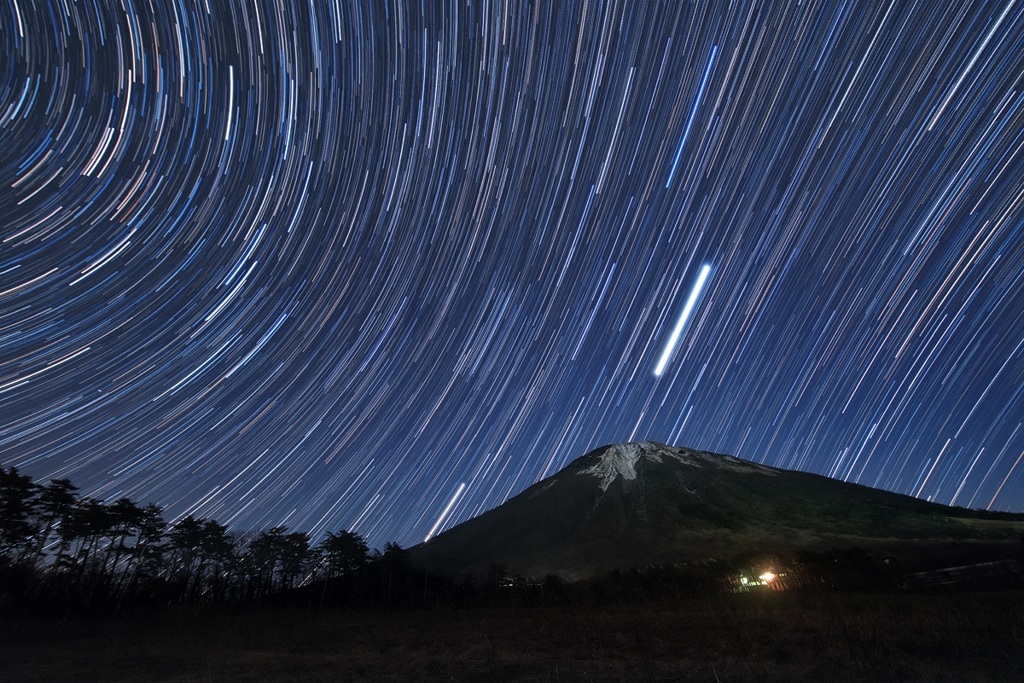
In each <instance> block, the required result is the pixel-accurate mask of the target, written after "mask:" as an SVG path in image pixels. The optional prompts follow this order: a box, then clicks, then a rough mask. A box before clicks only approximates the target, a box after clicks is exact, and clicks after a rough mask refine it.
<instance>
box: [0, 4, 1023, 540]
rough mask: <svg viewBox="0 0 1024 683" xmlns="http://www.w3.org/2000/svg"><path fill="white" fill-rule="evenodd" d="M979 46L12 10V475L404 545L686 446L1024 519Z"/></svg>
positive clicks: (309, 8) (223, 8) (926, 34)
mask: <svg viewBox="0 0 1024 683" xmlns="http://www.w3.org/2000/svg"><path fill="white" fill-rule="evenodd" d="M943 7H944V10H943V11H941V12H924V11H921V7H920V6H915V5H913V4H901V3H895V4H893V3H881V2H868V3H823V2H813V1H812V2H804V3H782V2H779V3H774V4H769V5H768V6H765V5H761V4H756V3H734V2H724V1H723V2H706V3H654V2H650V3H648V2H640V3H636V2H626V1H625V0H593V1H590V2H581V3H554V4H550V3H547V4H546V3H540V2H537V3H530V2H515V3H497V2H487V1H485V2H481V3H473V2H471V3H463V2H447V1H439V2H429V3H419V4H416V3H399V2H393V1H392V0H385V1H383V2H372V3H361V2H349V3H337V2H311V3H298V2H290V3H269V2H265V1H264V0H256V2H241V1H239V0H218V1H217V2H197V1H191V0H190V1H185V0H168V1H167V2H149V1H146V0H121V1H120V2H116V3H115V2H75V3H68V2H56V0H40V1H39V2H28V1H27V0H16V1H15V2H12V3H6V4H4V5H3V7H0V43H2V48H0V49H2V52H0V54H3V55H4V64H5V67H4V68H3V69H0V463H2V464H4V465H15V466H17V467H18V468H20V469H22V470H23V471H24V472H25V473H27V474H30V475H31V476H33V477H34V478H35V479H37V480H40V481H45V479H46V478H48V477H68V478H71V479H72V481H74V482H75V483H76V484H79V485H80V486H81V487H82V492H83V494H84V495H89V496H95V497H98V498H103V499H114V498H117V497H120V496H128V497H130V498H132V499H133V500H136V501H137V502H139V503H147V502H150V501H152V502H156V503H158V504H160V505H162V506H164V507H165V509H167V510H168V512H169V513H170V514H171V515H172V517H180V516H182V515H185V514H188V513H191V514H194V515H197V516H201V517H212V518H214V519H217V520H218V521H219V522H221V523H225V524H228V525H230V526H231V528H232V529H234V530H237V531H244V530H249V529H257V528H266V527H269V526H272V525H279V524H282V525H286V526H287V527H289V528H290V529H293V530H302V531H308V532H310V533H312V534H313V535H314V536H316V535H318V534H321V533H323V532H325V531H329V530H330V531H337V530H339V529H352V530H355V531H358V532H359V533H361V534H363V535H364V536H365V537H366V538H367V540H368V541H369V542H370V544H371V545H373V546H376V547H381V546H382V545H383V543H384V542H386V541H397V542H399V543H401V544H402V545H409V544H412V543H416V542H419V541H421V540H422V539H423V538H424V537H425V536H427V537H429V536H431V535H433V534H435V533H438V532H440V531H442V530H443V529H444V528H447V527H449V526H451V525H453V524H455V523H458V522H460V521H463V520H465V519H467V518H469V517H470V516H472V515H474V514H477V513H479V512H481V511H483V510H485V509H488V508H490V507H493V506H495V505H497V504H499V503H501V502H502V501H504V500H505V499H507V498H508V497H509V496H511V495H513V494H515V493H517V492H518V491H520V490H522V489H523V488H525V487H526V486H528V485H530V484H532V483H534V482H535V481H537V480H538V479H540V478H542V477H545V476H548V475H550V474H553V473H554V472H555V471H557V470H558V469H559V468H561V467H562V466H564V465H565V464H566V463H567V462H568V461H569V460H571V459H572V458H574V457H576V456H579V455H582V454H583V453H585V452H587V451H588V450H590V449H592V448H593V447H596V446H598V445H601V444H605V443H614V442H624V441H638V440H641V439H645V438H649V439H652V440H654V441H659V442H666V443H672V444H678V445H686V446H690V447H693V448H698V449H703V450H710V451H718V452H724V453H731V454H735V455H738V456H740V457H744V458H748V459H753V460H756V461H758V462H762V463H765V464H769V465H775V466H781V467H786V468H797V469H802V470H807V471H812V472H817V473H822V474H827V475H829V476H832V477H836V478H840V479H844V480H848V481H856V482H860V483H862V484H866V485H870V486H879V487H884V488H887V489H891V490H895V491H899V492H903V493H909V494H913V495H916V496H920V497H923V498H928V499H931V500H936V501H940V502H944V503H955V504H957V505H964V506H971V507H990V508H993V509H1011V510H1022V509H1024V427H1022V422H1024V397H1022V392H1024V348H1022V347H1024V308H1022V305H1021V303H1020V302H1021V301H1022V300H1024V235H1022V231H1024V127H1022V122H1024V111H1022V107H1024V7H1022V6H1020V5H1019V3H1016V2H1014V1H1012V0H1010V1H1007V0H1001V1H1000V2H998V3H995V4H993V3H978V2H965V1H958V0H953V2H952V4H946V5H944V6H943ZM705 264H709V265H713V272H712V271H710V270H704V269H703V268H704V266H705ZM698 278H699V280H698ZM691 304H692V305H691ZM680 312H683V314H682V315H680ZM662 361H663V362H662Z"/></svg>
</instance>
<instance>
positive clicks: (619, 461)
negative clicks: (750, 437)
mask: <svg viewBox="0 0 1024 683" xmlns="http://www.w3.org/2000/svg"><path fill="white" fill-rule="evenodd" d="M590 457H596V462H594V463H593V464H592V465H590V466H588V467H586V468H585V469H582V470H580V472H579V473H580V474H589V475H592V476H595V477H597V478H598V479H600V480H601V483H600V487H601V490H602V491H607V490H608V487H609V486H611V484H612V482H613V481H615V479H617V478H618V477H622V478H623V479H626V480H633V479H636V476H637V474H636V465H637V463H638V462H639V461H640V460H641V459H646V460H649V461H651V462H655V463H658V464H661V463H663V462H664V461H665V460H676V461H678V462H680V463H682V464H684V465H687V466H689V467H701V468H703V467H714V468H720V469H728V470H733V471H735V472H741V473H752V472H758V473H760V474H769V475H774V474H775V473H776V470H775V469H774V468H771V467H765V466H764V465H758V464H757V463H752V462H749V461H747V460H740V459H739V458H734V457H732V456H729V455H719V454H716V453H706V452H703V451H695V450H692V449H689V448H682V447H678V446H666V445H665V444H662V443H657V442H654V441H640V442H632V441H631V442H627V443H619V444H612V445H610V446H605V447H604V448H603V449H598V450H597V451H595V452H594V453H592V454H591V456H590Z"/></svg>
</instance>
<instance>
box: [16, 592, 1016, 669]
mask: <svg viewBox="0 0 1024 683" xmlns="http://www.w3.org/2000/svg"><path fill="white" fill-rule="evenodd" d="M0 680H2V681H18V682H32V681H39V682H46V683H53V682H55V681H110V682H116V681H138V682H140V683H142V682H150V681H154V682H155V681H163V682H167V683H171V682H182V683H184V682H186V681H196V682H199V681H691V680H692V681H723V682H724V681H844V680H845V681H860V680H864V681H889V680H893V681H957V682H958V683H959V682H965V681H1022V680H1024V593H1021V592H1003V593H984V594H981V593H973V594H957V595H866V594H785V593H766V594H759V595H739V596H722V597H717V598H705V599H691V600H682V599H678V600H672V601H668V602H661V603H645V604H618V605H597V606H543V607H532V608H528V607H517V608H513V607H507V608H502V607H490V608H480V609H451V610H421V611H408V612H402V611H390V612H316V611H304V610H301V609H273V608H264V609H262V610H256V611H251V612H249V613H243V612H232V611H229V610H225V609H206V608H200V609H196V608H162V609H159V610H155V611H151V612H148V613H141V612H136V613H133V614H129V615H126V616H123V617H121V618H117V619H105V620H81V619H74V618H69V619H65V620H53V619H40V618H31V617H21V618H16V619H15V618H10V617H7V618H4V617H0Z"/></svg>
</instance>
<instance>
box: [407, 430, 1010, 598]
mask: <svg viewBox="0 0 1024 683" xmlns="http://www.w3.org/2000/svg"><path fill="white" fill-rule="evenodd" d="M998 516H1001V517H1005V515H998ZM993 517H994V515H993V514H992V513H985V512H980V511H971V510H967V509H965V508H951V507H949V506H945V505H942V504H939V503H932V502H929V501H924V500H920V499H917V498H913V497H911V496H907V495H904V494H899V493H894V492H890V491H884V490H881V489H874V488H871V487H867V486H863V485H861V484H853V483H849V482H843V481H838V480H834V479H829V478H827V477H823V476H821V475H816V474H811V473H806V472H799V471H793V470H784V469H780V468H775V467H770V466H767V465H761V464H759V463H755V462H751V461H748V460H743V459H741V458H737V457H735V456H731V455H724V454H717V453H711V452H708V451H699V450H695V449H690V448H685V447H679V446H669V445H665V444H660V443H657V442H653V441H641V442H630V443H621V444H610V445H606V446H601V447H599V448H596V449H594V450H592V451H590V452H589V453H587V454H585V455H583V456H580V457H579V458H576V459H575V460H573V461H571V462H570V463H568V464H567V465H566V466H565V467H564V468H563V469H562V470H560V471H559V472H557V473H555V474H554V475H552V476H551V477H548V478H546V479H543V480H541V481H539V482H537V483H536V484H534V485H532V486H530V487H528V488H526V489H525V490H524V491H522V492H521V493H520V494H518V495H517V496H514V497H512V498H510V499H509V500H508V501H506V502H505V503H503V504H502V505H499V506H498V507H496V508H493V509H492V510H489V511H487V512H485V513H483V514H481V515H478V516H477V517H474V518H472V519H470V520H467V521H465V522H463V523H461V524H459V525H457V526H455V527H452V528H451V529H448V530H447V531H445V532H443V533H441V534H439V535H438V536H436V537H434V538H432V539H430V541H429V542H426V543H423V544H420V545H418V546H415V547H414V548H412V549H410V550H411V553H412V558H413V559H414V561H415V562H417V563H418V564H421V565H423V566H424V567H426V568H428V569H433V570H434V571H441V572H445V573H466V574H472V575H476V576H483V575H485V574H486V572H487V571H488V569H489V567H490V566H491V565H501V566H503V567H506V568H507V569H508V570H509V571H511V572H514V573H519V574H522V575H524V576H543V575H546V574H556V575H559V576H563V577H564V578H569V579H576V578H586V577H588V576H594V575H597V574H600V573H603V572H606V571H611V570H615V569H631V568H643V567H647V566H652V565H666V564H668V565H675V566H689V567H693V566H700V565H706V564H708V563H710V562H717V561H720V560H728V559H729V558H732V557H735V556H739V555H749V554H751V553H759V552H760V553H765V554H776V555H795V554H799V553H807V552H820V551H824V550H830V549H835V548H858V549H863V550H865V551H871V552H876V553H885V554H888V555H896V556H902V559H903V561H904V562H907V561H908V560H909V561H910V564H914V562H916V563H917V564H919V565H921V566H925V565H928V564H929V563H931V564H942V563H943V562H946V561H950V560H951V559H952V558H954V557H962V556H968V557H977V558H980V559H989V558H1001V557H1004V556H1007V555H1012V554H1013V553H1014V552H1015V551H1016V550H1019V548H1020V539H1021V537H1022V534H1024V515H1011V516H1010V517H1011V518H1010V519H993Z"/></svg>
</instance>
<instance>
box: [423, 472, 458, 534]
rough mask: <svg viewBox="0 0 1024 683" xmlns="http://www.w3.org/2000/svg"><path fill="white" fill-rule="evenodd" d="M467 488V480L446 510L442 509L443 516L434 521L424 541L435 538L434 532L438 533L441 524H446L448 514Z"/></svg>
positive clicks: (445, 507) (449, 502) (453, 496)
mask: <svg viewBox="0 0 1024 683" xmlns="http://www.w3.org/2000/svg"><path fill="white" fill-rule="evenodd" d="M465 490H466V484H465V482H462V483H460V484H459V488H458V490H457V491H456V492H455V493H454V494H453V495H452V498H451V500H449V501H448V504H447V505H445V506H444V510H442V511H441V516H440V517H438V518H437V521H436V522H434V526H432V527H430V531H428V532H427V535H426V536H425V537H424V538H423V542H424V543H426V542H427V541H429V540H430V539H431V538H433V537H434V534H435V533H437V530H438V529H439V528H440V526H441V525H442V524H444V520H446V519H448V515H449V514H450V513H451V511H452V508H453V507H455V503H456V502H457V501H458V500H459V498H460V497H461V496H462V492H463V491H465Z"/></svg>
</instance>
